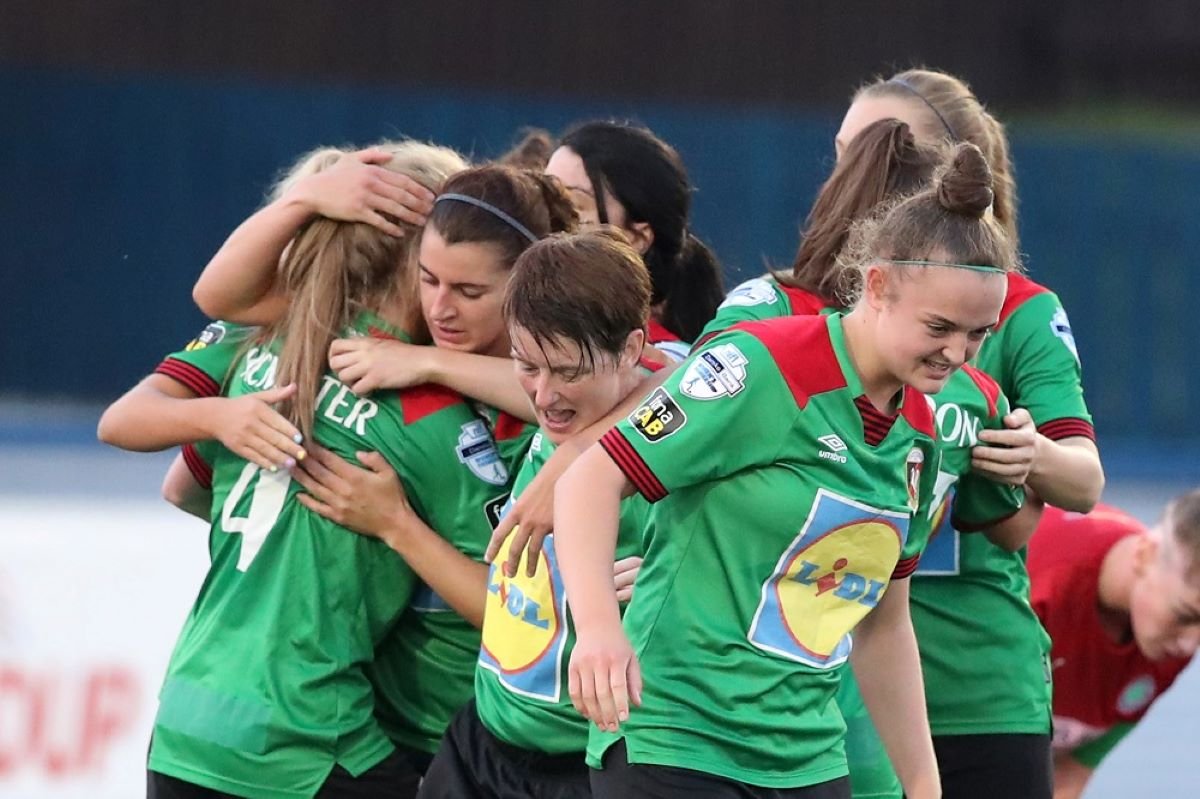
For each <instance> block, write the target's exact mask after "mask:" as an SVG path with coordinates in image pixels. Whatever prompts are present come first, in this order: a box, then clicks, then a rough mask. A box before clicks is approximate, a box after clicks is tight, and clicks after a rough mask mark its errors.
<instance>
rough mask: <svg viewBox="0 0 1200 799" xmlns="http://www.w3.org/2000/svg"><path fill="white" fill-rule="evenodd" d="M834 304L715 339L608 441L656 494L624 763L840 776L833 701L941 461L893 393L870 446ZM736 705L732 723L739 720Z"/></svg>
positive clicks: (799, 777)
mask: <svg viewBox="0 0 1200 799" xmlns="http://www.w3.org/2000/svg"><path fill="white" fill-rule="evenodd" d="M862 393H863V390H862V385H861V382H860V380H859V378H858V376H857V374H856V373H855V371H854V368H853V364H852V361H851V359H850V357H849V355H848V353H847V351H846V345H845V340H844V336H843V331H842V316H841V315H840V314H832V315H829V316H793V317H789V318H787V319H777V320H771V321H766V322H755V323H749V324H745V325H740V326H738V327H737V328H735V329H734V330H732V331H730V332H728V333H724V334H721V335H720V336H717V337H715V338H714V339H713V340H712V341H711V342H709V343H708V344H707V345H706V346H704V347H702V348H701V349H700V350H699V351H698V352H697V353H696V354H694V355H692V356H691V357H690V358H689V359H688V361H686V362H685V364H684V365H683V367H681V368H680V369H679V370H677V371H676V372H675V373H674V374H673V375H672V376H671V377H670V379H669V380H668V381H667V383H666V385H664V386H663V387H661V388H658V389H655V390H654V391H653V392H652V393H651V394H650V396H649V397H647V398H646V400H645V401H644V402H643V404H642V405H641V406H640V407H639V408H637V409H636V410H635V411H634V413H633V414H632V415H631V416H630V417H629V418H628V419H627V420H624V421H622V422H621V423H620V424H619V425H617V426H616V427H615V428H614V429H613V430H611V431H610V432H609V433H607V434H606V435H605V436H604V438H603V439H601V445H602V446H603V447H604V448H605V450H606V451H607V452H608V454H609V455H610V457H612V458H613V460H614V462H615V463H616V464H617V465H618V467H619V468H620V469H621V470H622V472H624V474H625V475H626V476H627V477H628V478H629V480H630V481H631V482H632V483H633V484H634V485H635V486H636V487H637V489H638V490H639V492H640V493H641V494H642V495H643V496H645V497H646V498H647V499H649V500H651V501H652V502H657V503H658V505H657V507H656V508H655V511H654V513H653V514H652V516H651V520H650V522H649V525H648V527H647V532H646V556H645V557H646V561H645V564H644V565H643V567H642V570H641V572H640V573H639V575H638V581H637V590H636V591H635V593H634V596H633V601H632V602H631V603H630V606H629V608H628V610H627V611H626V614H625V622H624V623H625V627H626V630H627V631H628V633H629V636H630V640H631V642H632V643H633V646H634V649H635V651H636V652H637V655H638V658H639V660H640V662H641V668H642V674H643V678H644V683H645V686H644V689H643V705H642V706H641V707H637V708H634V709H633V710H632V711H631V713H630V718H629V720H628V721H627V722H626V723H625V724H624V725H623V726H622V728H621V730H620V731H619V732H618V733H616V734H607V733H601V732H599V731H598V730H595V729H593V730H592V731H591V740H590V743H589V751H588V755H589V758H588V762H589V763H590V764H591V765H592V766H594V767H599V766H600V765H601V762H602V757H603V754H604V752H605V750H606V749H607V748H608V747H609V746H611V745H612V744H613V743H614V742H615V741H616V740H618V739H620V738H623V739H624V741H625V744H626V748H627V751H628V756H629V761H630V762H631V763H652V764H659V765H666V766H675V767H681V768H689V769H695V770H699V771H704V772H708V773H712V774H716V775H719V776H722V777H726V778H728V779H732V780H737V781H740V782H744V783H748V784H751V785H760V786H767V787H800V786H804V785H811V784H815V783H820V782H824V781H827V780H831V779H835V778H838V777H841V776H843V775H845V774H846V761H845V756H844V753H843V750H842V736H843V733H844V731H845V728H844V725H843V723H842V719H841V715H840V714H839V712H838V709H837V706H836V704H835V703H834V693H835V691H836V689H837V684H838V681H839V673H838V672H839V668H838V667H839V666H840V665H841V664H843V663H844V662H845V661H846V659H847V657H848V656H849V653H850V647H851V642H850V632H851V630H852V629H853V628H854V626H855V625H856V624H857V623H858V621H859V620H861V619H862V618H863V617H864V616H865V615H866V614H867V613H868V612H870V610H871V609H872V608H874V607H875V606H876V605H877V604H878V602H879V600H880V598H881V597H882V596H883V594H884V592H885V591H886V589H887V586H888V584H889V582H890V581H891V580H893V579H902V578H904V577H907V576H909V575H910V574H911V572H912V570H913V569H914V568H915V566H916V561H917V559H918V558H919V555H920V552H921V550H922V549H923V547H924V545H925V542H926V540H927V538H928V526H927V520H926V519H925V518H924V517H923V516H921V515H917V514H916V510H917V508H918V503H919V501H920V494H921V486H922V485H924V484H925V483H926V481H925V480H923V478H922V473H923V471H925V467H926V465H927V464H932V462H933V461H932V459H933V457H934V446H935V445H934V441H933V416H932V410H931V405H930V403H929V402H928V401H927V400H926V398H925V397H924V396H922V395H921V394H920V393H919V392H917V391H915V390H913V389H911V388H906V389H905V390H904V393H903V396H902V401H901V408H900V412H899V414H898V415H897V417H896V418H895V419H894V420H892V421H891V423H890V424H889V425H888V427H887V429H886V431H885V433H884V435H883V436H882V438H881V440H879V441H878V442H877V443H876V444H875V445H874V446H872V445H869V444H867V443H866V436H867V428H866V427H865V422H864V417H863V414H862V413H861V412H860V410H859V408H858V407H857V405H856V402H855V400H856V398H858V397H860V396H861V395H862ZM731 719H735V720H736V723H731Z"/></svg>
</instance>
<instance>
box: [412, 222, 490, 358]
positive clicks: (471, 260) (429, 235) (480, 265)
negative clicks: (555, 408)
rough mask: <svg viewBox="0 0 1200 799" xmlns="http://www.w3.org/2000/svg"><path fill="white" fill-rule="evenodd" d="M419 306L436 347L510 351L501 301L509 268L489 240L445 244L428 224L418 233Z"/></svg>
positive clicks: (474, 351)
mask: <svg viewBox="0 0 1200 799" xmlns="http://www.w3.org/2000/svg"><path fill="white" fill-rule="evenodd" d="M419 268H420V294H421V311H422V313H423V314H424V316H425V323H426V324H427V325H428V326H429V332H430V335H432V336H433V341H434V343H435V344H436V345H437V346H439V347H446V348H447V349H452V350H459V351H461V352H473V353H479V354H482V355H495V356H501V357H502V356H505V355H507V354H508V349H509V342H508V331H507V329H506V327H505V325H504V318H503V315H502V313H501V305H502V303H503V301H504V288H505V286H506V285H507V284H508V278H509V274H510V270H509V268H508V265H507V264H505V263H504V260H503V259H502V258H501V255H500V251H499V250H498V249H497V248H496V247H495V246H493V245H491V244H486V243H478V242H462V243H459V244H447V243H446V241H445V239H443V238H442V236H441V234H440V233H438V231H437V229H436V228H434V227H433V226H432V225H429V226H426V228H425V232H424V233H423V234H422V236H421V249H420V267H419Z"/></svg>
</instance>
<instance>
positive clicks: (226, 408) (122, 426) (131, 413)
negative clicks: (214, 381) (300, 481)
mask: <svg viewBox="0 0 1200 799" xmlns="http://www.w3.org/2000/svg"><path fill="white" fill-rule="evenodd" d="M295 391H296V386H295V385H294V384H293V385H288V386H284V387H282V388H274V389H270V390H268V391H261V392H258V393H256V394H249V395H246V396H242V397H237V398H235V399H230V398H227V397H220V396H213V397H199V396H196V393H195V392H194V391H192V390H191V389H190V388H188V387H187V386H185V385H183V384H182V383H180V382H179V381H177V380H175V379H174V378H171V377H168V376H166V375H164V374H152V375H150V376H148V377H146V378H145V379H144V380H142V382H140V383H138V384H137V385H136V386H134V387H133V388H131V389H130V390H129V391H127V392H126V393H125V395H124V396H122V397H121V398H120V399H118V400H117V401H116V402H114V403H113V404H112V405H110V406H108V408H107V409H106V410H105V411H104V414H103V415H102V416H101V417H100V424H99V425H98V427H97V429H96V435H97V437H98V438H99V439H100V440H101V441H103V442H104V443H106V444H111V445H112V446H114V447H119V448H121V449H127V450H133V451H134V452H159V451H161V450H164V449H168V448H170V447H175V446H179V445H181V444H188V443H192V442H195V441H206V440H209V439H216V440H218V441H220V442H221V443H222V444H224V445H225V446H226V447H228V448H229V449H230V450H231V451H233V452H234V453H236V454H237V455H239V456H241V457H243V458H245V459H246V460H248V461H251V462H253V463H255V464H257V465H258V466H261V467H263V468H264V469H269V470H271V471H275V470H277V469H279V468H281V467H282V468H287V467H288V466H289V465H290V464H289V463H288V461H289V460H290V461H292V462H293V463H294V461H295V460H296V459H297V458H303V455H301V454H300V453H302V452H303V450H302V449H301V448H300V447H298V446H297V442H298V441H299V440H300V432H299V431H298V430H296V428H295V426H293V425H292V424H291V423H290V422H289V421H288V420H287V419H285V418H283V416H281V415H280V414H279V413H277V412H276V411H275V410H274V409H273V408H272V407H271V405H272V404H274V403H276V402H279V401H281V400H283V399H286V398H287V397H289V396H291V395H292V394H294V393H295Z"/></svg>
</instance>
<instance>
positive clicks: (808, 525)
mask: <svg viewBox="0 0 1200 799" xmlns="http://www.w3.org/2000/svg"><path fill="white" fill-rule="evenodd" d="M909 519H910V517H909V515H908V514H906V513H899V512H895V511H887V510H881V509H879V508H873V507H870V506H868V505H864V504H862V503H860V502H856V501H854V500H851V499H847V498H845V497H841V496H838V495H837V494H834V493H832V492H830V491H827V490H825V489H820V490H819V491H818V492H817V497H816V501H815V502H814V503H813V508H812V512H811V513H810V514H809V517H808V520H807V521H806V522H805V524H804V527H803V528H802V529H801V530H800V534H799V535H798V536H796V538H795V539H794V540H793V541H792V544H791V546H789V547H788V549H787V551H786V552H784V553H783V556H782V557H780V559H779V562H778V564H777V565H776V567H775V571H774V572H773V573H772V574H771V576H770V577H769V578H768V579H767V581H766V582H765V583H763V586H762V594H761V599H760V601H759V605H758V609H757V611H756V612H755V614H754V620H753V622H752V623H751V626H750V631H749V634H748V638H749V641H750V643H752V644H753V645H754V646H756V647H758V648H759V649H762V650H765V651H767V652H771V653H773V654H776V655H779V656H781V657H785V658H788V659H790V660H795V661H797V662H799V663H803V664H805V665H807V666H811V667H813V668H818V669H828V668H832V667H834V666H838V665H840V664H842V663H844V662H845V661H846V659H847V658H848V657H849V655H850V637H849V634H850V631H851V630H853V629H854V627H855V625H857V624H858V622H859V621H861V620H862V618H863V617H864V616H866V615H867V613H869V612H870V611H871V610H872V609H873V608H874V607H875V606H876V605H878V604H879V600H880V599H881V598H882V597H883V593H884V591H886V590H887V585H888V582H889V581H890V579H891V576H892V571H893V570H894V569H895V568H896V563H897V562H898V561H899V560H900V553H901V551H902V550H903V549H904V542H905V540H906V539H907V537H908V525H909Z"/></svg>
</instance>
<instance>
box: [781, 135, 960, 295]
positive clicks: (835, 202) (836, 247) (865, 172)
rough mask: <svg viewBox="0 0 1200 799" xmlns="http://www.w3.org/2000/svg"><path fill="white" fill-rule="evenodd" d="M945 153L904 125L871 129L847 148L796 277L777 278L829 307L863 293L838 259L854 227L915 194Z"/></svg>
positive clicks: (823, 196) (807, 235)
mask: <svg viewBox="0 0 1200 799" xmlns="http://www.w3.org/2000/svg"><path fill="white" fill-rule="evenodd" d="M944 156H945V151H944V149H942V148H940V147H936V146H931V145H925V144H918V143H917V139H916V137H915V136H913V134H912V131H911V130H910V129H909V127H908V125H907V124H905V123H903V122H901V121H900V120H898V119H880V120H878V121H876V122H873V123H871V124H870V125H868V126H867V127H866V128H864V129H863V131H862V132H861V133H859V134H858V135H857V136H855V137H854V139H853V140H852V141H851V142H850V143H849V144H848V145H847V147H846V152H845V153H844V154H843V155H842V157H841V158H840V159H839V160H838V162H837V165H836V166H834V168H833V174H831V175H830V176H829V179H828V180H826V181H825V184H824V185H823V186H821V191H820V192H819V193H818V194H817V200H816V202H814V203H813V207H812V210H811V211H809V213H808V218H807V219H806V220H805V222H804V231H803V233H802V239H801V242H800V249H799V250H798V251H797V252H796V259H795V261H794V262H793V264H792V271H791V272H790V273H783V272H778V273H775V275H774V277H775V279H776V280H777V281H779V282H780V283H782V284H783V285H785V286H793V287H795V288H801V289H804V290H805V291H808V292H811V293H813V294H815V295H817V296H818V297H820V298H821V299H822V300H824V301H825V303H826V304H828V305H837V304H838V302H839V301H840V300H841V298H842V297H844V296H846V295H847V294H853V293H855V292H856V291H857V287H858V284H857V281H858V278H859V272H858V270H857V269H850V270H846V269H841V268H840V267H839V265H838V263H837V258H838V255H839V253H841V251H842V249H843V248H844V247H845V246H846V241H847V239H848V238H849V237H850V227H851V225H852V224H853V223H855V222H857V221H858V220H860V219H864V218H866V217H867V216H869V215H870V214H871V212H872V211H874V210H875V208H876V207H877V206H878V205H879V204H880V203H882V202H885V201H888V200H894V199H896V198H898V197H903V196H906V195H909V194H913V193H915V192H916V191H917V190H918V189H920V188H921V187H922V186H923V185H925V184H926V183H927V182H928V181H929V179H930V178H931V177H932V176H933V173H934V170H935V169H936V168H937V167H938V165H939V164H941V163H942V160H943V158H944Z"/></svg>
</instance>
